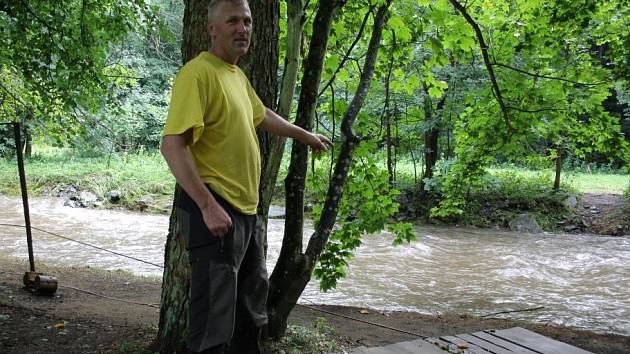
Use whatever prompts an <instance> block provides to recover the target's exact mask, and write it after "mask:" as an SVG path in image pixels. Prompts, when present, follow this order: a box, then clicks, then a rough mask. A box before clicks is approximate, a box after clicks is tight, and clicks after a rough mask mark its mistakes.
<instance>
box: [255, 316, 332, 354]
mask: <svg viewBox="0 0 630 354" xmlns="http://www.w3.org/2000/svg"><path fill="white" fill-rule="evenodd" d="M334 335H335V330H334V328H333V327H332V326H330V325H329V324H328V323H327V322H326V319H325V318H323V317H319V318H317V319H315V321H313V323H312V325H311V326H310V327H304V326H297V325H289V326H288V327H287V332H286V334H285V336H284V337H282V338H281V339H280V340H278V341H271V340H267V341H265V342H264V343H263V353H273V354H276V353H285V354H319V353H339V352H341V347H340V345H339V344H338V343H337V342H336V341H335V340H334Z"/></svg>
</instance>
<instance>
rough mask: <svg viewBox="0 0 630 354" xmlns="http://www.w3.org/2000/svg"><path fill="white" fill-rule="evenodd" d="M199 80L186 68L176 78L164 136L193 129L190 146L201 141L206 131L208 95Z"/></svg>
mask: <svg viewBox="0 0 630 354" xmlns="http://www.w3.org/2000/svg"><path fill="white" fill-rule="evenodd" d="M204 92H205V90H204V89H203V87H202V83H201V82H200V80H199V78H198V77H197V76H196V75H194V74H192V73H190V72H188V71H187V70H186V67H185V66H184V67H183V68H182V70H181V71H180V73H179V74H178V75H177V77H176V78H175V82H174V83H173V89H172V91H171V103H170V105H169V109H168V116H167V118H166V123H165V124H164V132H163V133H162V135H179V134H183V133H185V132H186V131H187V130H188V129H191V128H192V129H193V137H192V141H191V142H190V144H191V145H192V144H194V143H195V142H197V140H199V138H200V137H201V134H202V133H203V129H204V107H206V99H207V98H206V95H205V94H204Z"/></svg>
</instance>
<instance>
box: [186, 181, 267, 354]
mask: <svg viewBox="0 0 630 354" xmlns="http://www.w3.org/2000/svg"><path fill="white" fill-rule="evenodd" d="M213 194H214V196H215V198H216V199H217V201H218V202H219V203H220V204H221V206H223V208H224V209H225V211H226V212H227V213H228V214H229V215H230V217H231V218H232V228H231V229H230V231H229V232H228V234H227V235H225V236H224V237H223V238H221V239H220V238H217V237H215V236H212V235H211V234H210V231H209V230H208V228H207V227H206V225H205V222H204V221H203V218H202V216H201V212H200V211H199V209H198V207H197V205H196V204H195V203H194V201H192V199H190V197H189V196H188V195H187V194H186V193H185V192H184V191H183V190H180V198H179V202H178V204H177V213H178V220H179V222H180V227H181V230H182V235H183V236H184V238H185V239H186V244H187V247H189V250H190V262H191V268H192V273H191V281H190V292H191V297H190V307H189V310H188V319H189V322H188V323H189V330H190V336H189V341H188V349H189V350H190V351H191V352H194V353H199V352H203V351H205V350H208V349H211V348H215V350H213V352H217V353H220V352H222V351H223V350H222V349H220V350H219V349H218V348H222V347H230V352H232V353H244V354H245V353H259V348H258V335H259V330H260V327H261V326H263V325H264V324H266V323H267V312H266V308H265V306H266V301H267V291H268V288H269V282H268V278H267V268H266V265H265V256H264V248H263V240H262V235H260V234H259V233H258V232H256V215H245V214H241V213H239V212H238V211H236V210H235V209H234V208H232V206H230V205H229V204H228V203H227V202H226V201H225V200H223V199H222V198H221V197H219V196H218V195H217V194H215V193H213Z"/></svg>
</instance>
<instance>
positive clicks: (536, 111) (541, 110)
mask: <svg viewBox="0 0 630 354" xmlns="http://www.w3.org/2000/svg"><path fill="white" fill-rule="evenodd" d="M505 108H507V109H511V110H515V111H519V112H522V113H540V112H562V111H566V109H564V108H540V109H533V110H530V109H522V108H518V107H514V106H505Z"/></svg>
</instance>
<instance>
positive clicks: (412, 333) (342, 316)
mask: <svg viewBox="0 0 630 354" xmlns="http://www.w3.org/2000/svg"><path fill="white" fill-rule="evenodd" d="M303 300H306V301H308V302H310V303H312V304H313V305H315V303H313V302H312V301H310V300H308V299H303ZM296 305H297V306H301V307H304V308H307V309H309V310H313V311H319V312H323V313H326V314H329V315H333V316H337V317H341V318H345V319H348V320H352V321H355V322H361V323H365V324H368V325H371V326H375V327H380V328H385V329H388V330H390V331H394V332H400V333H405V334H409V335H412V336H416V337H418V338H421V339H427V338H428V337H426V336H423V335H421V334H418V333H414V332H410V331H406V330H404V329H400V328H395V327H390V326H387V325H384V324H380V323H376V322H372V321H366V320H362V319H360V318H356V317H352V316H348V315H344V314H340V313H336V312H333V311H328V310H324V309H320V308H317V307H313V306H309V305H302V304H296Z"/></svg>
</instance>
